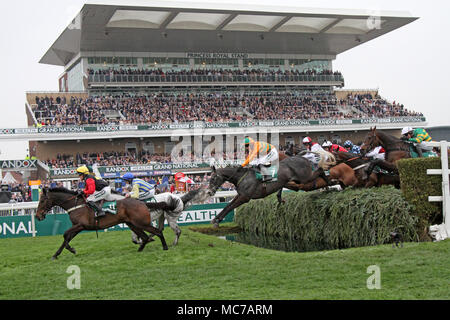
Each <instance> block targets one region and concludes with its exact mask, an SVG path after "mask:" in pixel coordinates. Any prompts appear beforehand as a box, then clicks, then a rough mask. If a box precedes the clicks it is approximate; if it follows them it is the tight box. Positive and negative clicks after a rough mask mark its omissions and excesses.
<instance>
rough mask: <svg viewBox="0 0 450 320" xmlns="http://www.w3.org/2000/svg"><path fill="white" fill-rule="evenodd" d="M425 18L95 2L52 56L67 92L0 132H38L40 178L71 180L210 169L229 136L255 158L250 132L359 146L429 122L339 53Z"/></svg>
mask: <svg viewBox="0 0 450 320" xmlns="http://www.w3.org/2000/svg"><path fill="white" fill-rule="evenodd" d="M416 19H417V18H415V17H412V16H410V15H409V14H408V13H404V12H380V16H377V17H372V16H371V15H370V14H368V13H367V12H363V11H358V10H327V9H311V8H281V7H268V6H258V8H253V7H250V6H247V5H241V6H236V5H233V6H232V7H231V6H229V5H226V4H223V5H218V4H202V5H197V4H193V5H191V6H188V5H186V4H179V3H176V2H166V1H164V2H161V3H158V2H155V5H153V6H145V7H144V6H133V5H103V4H102V5H95V4H86V5H84V6H83V8H82V9H81V11H80V12H79V14H78V15H77V16H76V17H75V18H74V20H73V22H72V23H71V24H70V25H69V26H68V27H67V28H66V29H65V30H64V31H63V32H62V34H61V35H60V36H59V37H58V38H57V39H56V41H55V42H54V43H53V44H52V45H51V47H50V48H49V50H48V51H47V52H46V53H45V54H44V56H43V57H42V59H41V60H40V63H43V64H49V65H57V66H61V67H63V68H64V71H63V72H62V74H61V76H60V77H59V79H58V81H59V92H27V95H26V97H27V101H26V108H25V109H26V112H27V118H28V125H29V127H28V128H22V129H9V130H6V131H5V130H3V132H2V134H1V135H0V138H4V139H10V140H11V139H18V140H19V139H26V140H29V141H30V147H29V150H30V156H34V157H36V158H38V159H39V160H40V163H41V167H42V168H44V169H45V170H44V171H46V172H47V175H48V176H46V177H40V178H41V179H52V180H58V181H65V182H67V181H70V180H74V179H76V175H75V174H74V173H75V168H76V166H78V165H80V164H82V163H89V164H92V163H98V164H99V166H100V168H99V171H100V173H101V174H102V175H103V177H105V178H108V179H111V181H114V179H115V178H117V177H118V176H119V175H120V174H121V173H123V172H126V171H129V170H130V171H133V172H136V173H137V174H138V175H141V176H147V177H148V178H150V177H155V176H162V175H173V174H174V173H176V172H179V171H183V172H185V173H188V174H202V175H203V174H205V173H207V172H208V171H209V165H208V164H207V159H208V158H209V157H210V156H211V154H213V155H214V153H211V150H213V151H217V150H218V149H220V148H223V149H224V150H225V149H226V148H227V147H225V145H226V144H227V143H226V142H227V140H228V139H232V141H233V142H232V144H233V147H232V149H231V150H230V149H229V147H228V149H227V152H226V153H225V159H226V160H231V161H239V160H240V159H242V157H243V154H242V148H241V140H240V139H241V138H242V137H243V135H244V134H249V133H251V134H255V135H257V136H258V135H259V136H260V138H262V139H267V140H269V141H271V142H272V143H274V144H276V145H278V146H280V147H281V148H282V147H283V146H285V145H286V144H287V143H295V144H299V143H301V139H302V138H303V137H304V136H306V135H309V136H311V137H312V138H313V139H315V140H317V141H319V142H322V141H324V140H334V141H336V142H338V143H341V142H343V141H345V140H347V139H350V140H352V141H353V142H354V143H358V142H360V141H361V140H362V137H363V136H364V135H365V133H366V132H367V130H368V129H369V127H371V126H373V125H377V127H379V128H382V129H385V130H388V131H391V133H393V134H399V129H400V128H402V127H403V126H405V125H408V126H425V125H426V119H425V117H424V116H423V114H421V113H418V112H414V111H411V110H409V109H407V107H405V106H403V105H402V104H401V103H398V102H390V101H387V100H386V99H384V98H383V97H381V96H380V95H379V93H378V90H371V89H367V90H344V89H342V88H343V87H344V85H345V81H344V75H343V74H344V71H345V70H334V69H333V61H334V60H335V59H336V56H337V55H338V54H340V53H342V52H344V51H347V50H350V49H352V48H354V47H356V46H358V45H361V44H363V43H365V42H367V41H370V40H372V39H375V38H377V37H380V36H382V35H384V34H386V33H388V32H391V31H394V30H396V29H398V28H400V27H402V26H404V25H406V24H408V23H411V22H413V21H414V20H416ZM180 137H183V138H182V139H181V138H180ZM213 137H214V138H213ZM179 138H180V139H179ZM228 145H229V144H227V146H228ZM174 148H179V150H178V149H177V151H178V152H177V153H176V157H175V159H174V156H173V155H174V153H173V149H174ZM202 177H203V176H202ZM201 179H203V178H201ZM201 179H197V180H198V181H200V180H201Z"/></svg>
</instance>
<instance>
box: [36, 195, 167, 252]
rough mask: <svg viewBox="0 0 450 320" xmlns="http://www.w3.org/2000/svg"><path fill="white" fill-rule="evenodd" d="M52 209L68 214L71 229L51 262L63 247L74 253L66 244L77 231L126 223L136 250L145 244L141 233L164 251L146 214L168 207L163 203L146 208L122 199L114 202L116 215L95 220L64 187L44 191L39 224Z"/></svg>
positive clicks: (159, 235)
mask: <svg viewBox="0 0 450 320" xmlns="http://www.w3.org/2000/svg"><path fill="white" fill-rule="evenodd" d="M55 206H59V207H61V208H63V209H64V210H66V211H67V212H68V214H69V217H70V221H71V222H72V227H71V228H70V229H68V230H67V231H66V232H65V233H64V241H63V243H62V245H61V247H60V248H59V249H58V250H57V251H56V253H55V254H54V255H53V257H52V259H56V258H58V256H59V255H60V254H61V252H62V250H63V249H64V248H66V249H67V250H69V251H70V252H72V253H73V254H75V253H76V251H75V249H74V248H72V247H71V246H70V245H69V242H70V241H71V240H72V239H73V238H74V237H75V236H76V235H77V234H78V233H80V232H81V231H83V230H102V229H106V228H109V227H112V226H115V225H117V224H119V223H125V224H127V226H128V227H129V228H130V229H131V230H132V231H133V232H134V233H136V234H137V235H138V236H139V237H140V238H141V239H143V242H142V244H141V245H140V247H139V250H138V251H142V250H143V249H144V247H145V245H146V244H147V243H148V242H149V237H148V236H147V234H146V233H145V232H144V230H145V231H147V232H150V233H151V234H154V235H156V236H158V237H159V239H160V240H161V243H162V246H163V250H167V249H168V247H167V244H166V240H165V239H164V236H163V234H162V232H161V231H160V230H158V229H157V228H154V227H153V226H152V225H151V217H150V213H149V209H155V210H156V209H166V208H167V206H168V204H166V203H156V202H155V203H153V204H147V205H146V204H145V203H144V202H141V201H139V200H136V199H132V198H124V199H123V200H118V201H117V214H110V213H106V216H104V217H102V218H100V219H98V220H97V219H95V217H94V211H93V209H91V208H89V207H88V206H87V205H86V201H85V199H84V196H83V195H82V194H79V193H78V192H75V191H71V190H68V189H66V188H53V189H47V188H44V189H43V190H42V194H41V196H40V199H39V204H38V208H37V212H36V218H37V219H38V220H39V221H42V220H44V219H45V216H46V214H47V212H48V211H50V210H51V209H52V208H53V207H55ZM147 207H148V208H149V209H148V208H147Z"/></svg>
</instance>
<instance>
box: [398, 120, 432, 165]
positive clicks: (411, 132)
mask: <svg viewBox="0 0 450 320" xmlns="http://www.w3.org/2000/svg"><path fill="white" fill-rule="evenodd" d="M401 139H402V140H406V141H409V142H412V143H413V144H414V147H415V149H416V151H417V154H418V155H419V158H421V157H422V150H424V151H432V150H433V148H432V147H430V146H428V144H427V142H431V140H432V139H431V137H430V135H429V134H428V132H426V131H425V129H422V128H417V129H413V128H411V127H404V128H403V129H402V137H401Z"/></svg>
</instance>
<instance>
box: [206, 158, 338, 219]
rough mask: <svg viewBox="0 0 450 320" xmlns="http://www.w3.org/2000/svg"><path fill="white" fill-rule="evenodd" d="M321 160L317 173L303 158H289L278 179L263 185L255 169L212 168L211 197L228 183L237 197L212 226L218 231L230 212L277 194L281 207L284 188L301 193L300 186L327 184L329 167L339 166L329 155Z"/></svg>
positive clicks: (280, 165)
mask: <svg viewBox="0 0 450 320" xmlns="http://www.w3.org/2000/svg"><path fill="white" fill-rule="evenodd" d="M320 156H321V158H322V159H321V161H320V162H319V168H318V169H317V170H313V166H312V163H311V162H310V161H309V160H308V159H306V158H304V157H302V156H301V155H296V156H293V157H288V158H286V159H284V160H282V161H280V163H279V168H278V179H277V181H273V182H261V181H260V180H258V179H257V178H256V171H255V169H253V168H245V167H242V166H238V167H225V168H220V169H216V168H215V167H214V166H212V170H213V173H212V175H211V180H210V182H209V186H208V193H209V195H210V196H213V195H214V194H215V193H216V191H217V189H218V188H219V187H220V186H221V185H222V184H223V183H224V182H225V181H229V182H231V183H232V184H234V185H235V187H236V191H237V193H238V194H237V196H235V197H234V198H233V200H232V201H231V202H230V203H228V205H227V206H226V207H225V208H224V209H223V210H222V211H221V212H220V213H219V214H218V215H217V216H216V217H215V218H214V219H213V220H212V221H211V223H212V224H213V225H214V227H218V226H219V223H220V222H221V221H222V220H223V219H224V218H225V216H226V215H227V214H228V213H229V212H230V211H231V210H233V209H235V208H237V207H239V206H240V205H242V204H244V203H247V202H249V201H250V200H251V199H260V198H264V197H266V196H268V195H270V194H272V193H274V192H277V191H278V194H277V197H278V202H279V205H280V204H281V203H283V202H284V201H283V200H282V191H283V188H288V189H291V190H294V191H298V190H300V188H299V187H298V186H297V185H298V184H305V183H308V182H312V181H315V180H316V179H317V178H318V177H322V178H323V179H324V180H325V181H328V178H327V176H326V174H325V171H324V170H328V168H329V167H330V166H332V165H334V164H336V160H335V158H334V156H333V155H332V154H330V153H328V152H326V154H322V155H320Z"/></svg>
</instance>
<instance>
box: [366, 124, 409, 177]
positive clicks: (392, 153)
mask: <svg viewBox="0 0 450 320" xmlns="http://www.w3.org/2000/svg"><path fill="white" fill-rule="evenodd" d="M377 146H382V147H383V148H384V149H385V150H386V155H385V160H381V159H375V160H372V161H371V164H370V165H369V167H368V169H367V174H368V175H370V174H371V173H372V170H373V168H375V166H379V167H380V168H381V169H385V170H387V171H389V172H392V173H395V174H398V168H397V164H396V162H397V161H398V160H400V159H405V158H411V153H410V151H409V149H410V146H411V143H409V142H406V141H403V140H401V139H398V138H396V137H394V136H391V135H389V134H387V133H385V132H382V131H379V130H377V127H373V128H370V131H369V133H368V134H367V136H366V138H365V140H364V143H363V144H362V146H361V153H362V154H363V155H364V154H366V153H367V152H368V151H370V150H372V149H373V148H375V147H377Z"/></svg>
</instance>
